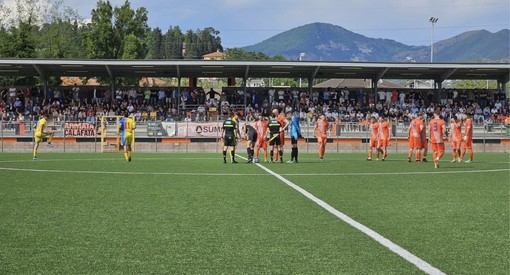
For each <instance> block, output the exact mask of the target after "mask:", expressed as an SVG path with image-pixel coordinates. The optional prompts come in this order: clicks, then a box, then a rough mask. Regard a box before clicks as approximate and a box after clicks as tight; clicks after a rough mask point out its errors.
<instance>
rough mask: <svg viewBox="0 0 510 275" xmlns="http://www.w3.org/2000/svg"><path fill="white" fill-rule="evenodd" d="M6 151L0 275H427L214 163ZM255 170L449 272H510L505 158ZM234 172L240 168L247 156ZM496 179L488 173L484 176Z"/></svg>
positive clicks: (302, 201) (0, 178)
mask: <svg viewBox="0 0 510 275" xmlns="http://www.w3.org/2000/svg"><path fill="white" fill-rule="evenodd" d="M39 157H40V160H38V161H32V160H31V156H30V154H15V153H3V154H0V239H1V241H0V273H2V274H5V273H67V274H69V273H193V274H207V273H209V274H219V273H227V274H246V273H251V274H261V273H277V274H278V273H279V274H294V273H300V274H311V273H326V274H338V273H345V274H352V273H357V274H374V273H378V274H421V273H422V271H420V270H419V269H418V268H417V267H415V266H414V265H412V264H410V263H409V262H407V261H406V260H404V259H402V258H401V257H399V256H397V255H396V254H394V253H393V252H391V251H389V250H388V249H387V248H385V247H383V246H382V245H380V244H379V243H377V242H376V241H375V240H373V239H371V238H369V237H368V236H366V235H364V234H363V233H361V232H360V231H358V230H357V229H355V228H353V227H351V226H350V225H348V224H346V223H345V222H343V221H341V220H340V219H338V218H337V217H335V216H333V215H332V214H330V213H329V212H327V211H325V210H324V209H323V208H321V207H320V206H318V205H317V204H316V203H314V202H312V201H311V200H309V199H307V198H306V197H305V196H303V195H302V194H300V193H299V192H297V191H296V190H294V189H292V188H290V187H289V186H287V185H286V184H285V183H284V182H282V181H280V180H279V179H277V178H276V177H274V176H271V175H270V174H268V173H267V172H266V171H264V170H263V169H261V168H260V167H257V166H256V165H254V164H244V163H239V164H236V165H234V164H230V163H228V164H223V162H222V157H221V154H137V153H135V154H134V155H133V161H132V162H130V163H127V162H125V161H123V157H122V155H121V154H74V153H63V154H59V153H46V154H41V155H40V156H39ZM448 159H449V156H445V158H444V161H442V162H441V168H440V169H434V167H433V164H432V163H430V162H429V163H415V162H413V163H407V159H406V156H403V155H395V156H390V158H389V159H388V160H387V161H385V162H382V161H372V162H368V161H365V156H364V155H361V154H326V160H325V161H324V162H320V161H319V160H318V159H317V158H316V155H315V154H301V156H300V163H298V164H280V163H271V164H265V163H263V164H262V165H264V166H266V167H268V168H269V169H271V170H272V171H274V172H276V173H278V174H280V175H282V176H283V177H284V178H286V179H288V180H290V181H291V182H292V183H294V184H296V185H298V186H300V187H302V188H304V189H305V190H307V191H308V192H310V193H312V194H313V195H315V196H316V197H317V198H319V199H321V200H323V201H325V202H326V203H328V204H330V205H331V206H333V207H334V208H336V209H337V210H339V211H341V212H343V213H345V214H347V215H349V216H350V217H351V218H353V219H354V220H356V221H358V222H360V223H362V224H364V225H365V226H367V227H369V228H371V229H373V230H375V231H376V232H378V233H380V234H381V235H382V236H384V237H386V238H388V239H389V240H391V241H393V242H394V243H396V244H397V245H399V246H401V247H403V248H404V249H406V250H408V251H410V252H411V253H413V254H414V255H416V256H417V257H419V258H421V259H423V260H424V261H426V262H428V263H429V264H431V265H432V266H434V267H436V268H438V269H439V270H441V271H443V272H445V273H448V274H503V273H506V272H508V270H509V268H510V266H509V260H508V259H509V258H510V252H509V247H510V241H509V233H508V232H509V231H510V230H509V224H510V222H509V209H510V206H509V185H510V183H509V182H510V159H509V155H508V154H477V155H476V159H475V160H476V161H475V162H474V163H470V164H466V163H449V162H448V161H447V160H448ZM238 161H240V162H244V160H242V159H241V158H238ZM488 170H493V171H488Z"/></svg>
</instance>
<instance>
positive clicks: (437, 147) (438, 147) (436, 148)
mask: <svg viewBox="0 0 510 275" xmlns="http://www.w3.org/2000/svg"><path fill="white" fill-rule="evenodd" d="M432 151H433V152H444V143H432Z"/></svg>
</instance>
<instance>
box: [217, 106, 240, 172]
mask: <svg viewBox="0 0 510 275" xmlns="http://www.w3.org/2000/svg"><path fill="white" fill-rule="evenodd" d="M238 133H239V131H238V130H237V123H236V121H235V120H234V119H233V114H232V113H229V115H228V118H227V119H226V120H225V121H224V122H223V128H222V130H221V136H222V137H223V163H227V150H228V149H229V147H230V160H231V162H232V163H237V161H236V159H235V155H236V144H237V135H238Z"/></svg>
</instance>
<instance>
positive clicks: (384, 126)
mask: <svg viewBox="0 0 510 275" xmlns="http://www.w3.org/2000/svg"><path fill="white" fill-rule="evenodd" d="M390 127H391V125H390V123H389V122H388V121H387V120H386V119H385V118H383V117H379V129H378V130H379V134H378V136H377V150H379V152H381V154H382V159H381V160H383V161H384V160H385V159H386V156H387V155H388V150H387V148H388V145H389V141H390Z"/></svg>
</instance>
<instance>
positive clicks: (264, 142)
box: [256, 138, 267, 149]
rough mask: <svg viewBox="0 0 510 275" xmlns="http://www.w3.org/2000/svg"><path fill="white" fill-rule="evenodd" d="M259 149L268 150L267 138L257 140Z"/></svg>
mask: <svg viewBox="0 0 510 275" xmlns="http://www.w3.org/2000/svg"><path fill="white" fill-rule="evenodd" d="M256 147H257V148H262V149H267V140H266V139H265V138H259V139H257V145H256Z"/></svg>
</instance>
